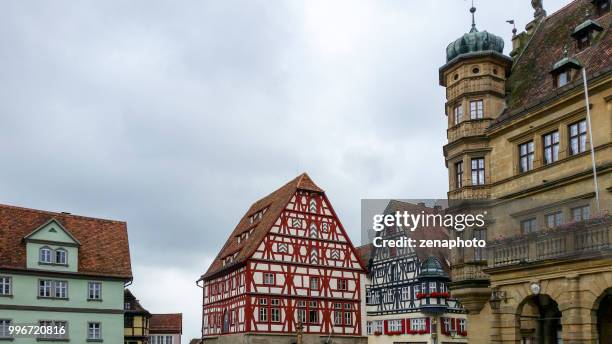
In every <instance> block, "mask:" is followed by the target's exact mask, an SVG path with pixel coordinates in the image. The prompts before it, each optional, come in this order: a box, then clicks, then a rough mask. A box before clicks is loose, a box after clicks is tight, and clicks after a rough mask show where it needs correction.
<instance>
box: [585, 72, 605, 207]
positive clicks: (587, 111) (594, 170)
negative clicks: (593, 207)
mask: <svg viewBox="0 0 612 344" xmlns="http://www.w3.org/2000/svg"><path fill="white" fill-rule="evenodd" d="M582 81H583V84H584V103H585V106H586V113H587V125H588V129H589V140H590V141H591V164H592V165H593V182H594V183H595V201H596V202H597V213H600V212H601V207H600V205H599V184H598V183H597V167H596V166H595V143H594V142H593V129H592V127H591V106H590V104H589V87H588V82H587V75H586V69H585V68H584V67H582Z"/></svg>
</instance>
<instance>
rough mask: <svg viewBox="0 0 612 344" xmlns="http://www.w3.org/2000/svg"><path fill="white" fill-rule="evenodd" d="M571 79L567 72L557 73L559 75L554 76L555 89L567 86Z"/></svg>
mask: <svg viewBox="0 0 612 344" xmlns="http://www.w3.org/2000/svg"><path fill="white" fill-rule="evenodd" d="M571 79H572V76H571V74H570V71H569V70H564V71H562V72H559V74H557V75H556V79H555V80H556V86H557V87H563V86H565V85H567V84H569V83H570V81H571Z"/></svg>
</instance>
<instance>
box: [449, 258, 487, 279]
mask: <svg viewBox="0 0 612 344" xmlns="http://www.w3.org/2000/svg"><path fill="white" fill-rule="evenodd" d="M482 268H483V265H482V264H478V265H475V264H469V263H467V264H462V265H455V266H453V267H452V269H451V279H452V281H453V282H461V281H472V280H488V279H489V276H488V275H487V274H485V273H484V272H482Z"/></svg>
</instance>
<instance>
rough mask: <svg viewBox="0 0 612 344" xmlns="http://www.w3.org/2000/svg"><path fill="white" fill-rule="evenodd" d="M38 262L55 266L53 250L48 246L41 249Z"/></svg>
mask: <svg viewBox="0 0 612 344" xmlns="http://www.w3.org/2000/svg"><path fill="white" fill-rule="evenodd" d="M38 262H39V263H43V264H53V250H52V249H51V248H50V247H48V246H43V247H41V248H39V249H38Z"/></svg>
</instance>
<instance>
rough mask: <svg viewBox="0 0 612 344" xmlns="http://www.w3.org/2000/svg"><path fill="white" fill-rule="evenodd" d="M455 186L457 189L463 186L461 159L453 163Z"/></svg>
mask: <svg viewBox="0 0 612 344" xmlns="http://www.w3.org/2000/svg"><path fill="white" fill-rule="evenodd" d="M455 187H456V188H457V189H460V188H461V187H463V161H459V162H456V163H455Z"/></svg>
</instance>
